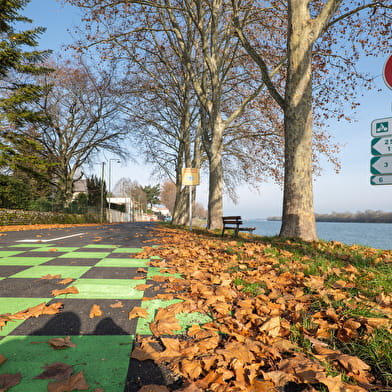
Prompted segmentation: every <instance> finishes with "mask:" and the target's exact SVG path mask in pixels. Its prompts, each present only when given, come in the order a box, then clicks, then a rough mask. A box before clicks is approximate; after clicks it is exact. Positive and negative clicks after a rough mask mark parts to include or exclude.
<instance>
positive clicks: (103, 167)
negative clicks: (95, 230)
mask: <svg viewBox="0 0 392 392" xmlns="http://www.w3.org/2000/svg"><path fill="white" fill-rule="evenodd" d="M104 176H105V162H102V169H101V223H103V215H104V214H103V212H104V197H103V196H104V178H105V177H104Z"/></svg>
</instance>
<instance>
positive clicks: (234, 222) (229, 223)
mask: <svg viewBox="0 0 392 392" xmlns="http://www.w3.org/2000/svg"><path fill="white" fill-rule="evenodd" d="M222 221H223V229H222V237H223V235H224V234H225V230H226V229H232V230H234V236H235V237H238V233H239V232H240V231H248V232H249V233H250V234H253V231H254V230H256V227H243V226H241V225H242V218H241V217H240V216H222Z"/></svg>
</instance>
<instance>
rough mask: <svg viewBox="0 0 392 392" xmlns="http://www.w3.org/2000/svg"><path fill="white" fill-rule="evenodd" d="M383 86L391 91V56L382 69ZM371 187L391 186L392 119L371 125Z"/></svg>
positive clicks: (385, 119) (373, 122)
mask: <svg viewBox="0 0 392 392" xmlns="http://www.w3.org/2000/svg"><path fill="white" fill-rule="evenodd" d="M383 77H384V81H385V84H386V85H387V86H388V87H389V88H391V89H392V55H390V56H389V57H388V59H387V61H386V63H385V66H384V69H383ZM370 133H371V135H372V136H373V139H372V142H371V152H372V155H374V156H373V158H371V160H370V172H371V173H372V174H375V175H373V176H371V177H370V184H371V185H392V117H387V118H380V119H377V120H373V121H372V124H371V132H370Z"/></svg>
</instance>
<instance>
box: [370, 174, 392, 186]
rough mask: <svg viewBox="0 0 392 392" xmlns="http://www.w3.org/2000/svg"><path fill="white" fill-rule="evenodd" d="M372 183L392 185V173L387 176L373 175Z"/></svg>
mask: <svg viewBox="0 0 392 392" xmlns="http://www.w3.org/2000/svg"><path fill="white" fill-rule="evenodd" d="M370 184H371V185H392V175H386V176H371V177H370Z"/></svg>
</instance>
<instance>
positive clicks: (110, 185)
mask: <svg viewBox="0 0 392 392" xmlns="http://www.w3.org/2000/svg"><path fill="white" fill-rule="evenodd" d="M112 161H115V162H117V163H120V162H121V161H120V160H119V159H116V158H111V159H109V223H112V210H111V209H110V199H111V197H112V182H111V180H112Z"/></svg>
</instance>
